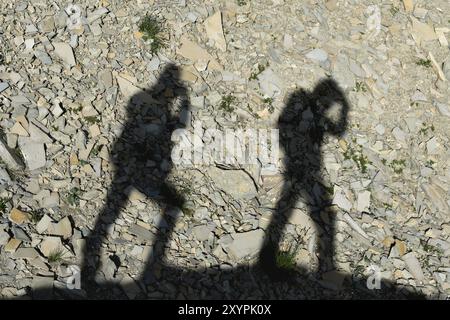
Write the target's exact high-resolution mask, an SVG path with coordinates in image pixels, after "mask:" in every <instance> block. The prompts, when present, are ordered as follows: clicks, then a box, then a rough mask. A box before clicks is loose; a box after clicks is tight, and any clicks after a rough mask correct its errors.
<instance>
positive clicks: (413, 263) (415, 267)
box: [402, 252, 425, 281]
mask: <svg viewBox="0 0 450 320" xmlns="http://www.w3.org/2000/svg"><path fill="white" fill-rule="evenodd" d="M402 260H403V261H405V263H406V267H407V269H408V271H409V272H410V273H411V274H412V276H413V277H414V278H416V279H417V280H419V281H423V280H424V279H425V276H424V274H423V271H422V267H421V266H420V263H419V260H417V258H416V256H415V254H414V252H410V253H407V254H405V255H404V256H402Z"/></svg>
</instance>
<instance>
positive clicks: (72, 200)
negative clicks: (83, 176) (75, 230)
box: [66, 187, 80, 206]
mask: <svg viewBox="0 0 450 320" xmlns="http://www.w3.org/2000/svg"><path fill="white" fill-rule="evenodd" d="M66 201H67V203H68V204H69V205H71V206H76V205H78V204H79V203H80V189H78V188H76V187H75V188H72V189H70V191H69V194H68V195H67V198H66Z"/></svg>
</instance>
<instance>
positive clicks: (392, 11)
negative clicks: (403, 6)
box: [389, 5, 400, 16]
mask: <svg viewBox="0 0 450 320" xmlns="http://www.w3.org/2000/svg"><path fill="white" fill-rule="evenodd" d="M389 11H390V12H391V14H392V15H393V16H395V15H396V14H397V13H398V12H399V11H400V9H399V8H398V7H396V6H394V5H392V6H391V8H390V9H389Z"/></svg>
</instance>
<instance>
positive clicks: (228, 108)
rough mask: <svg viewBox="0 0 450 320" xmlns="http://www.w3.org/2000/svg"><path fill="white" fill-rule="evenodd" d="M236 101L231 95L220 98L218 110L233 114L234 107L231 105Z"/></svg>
mask: <svg viewBox="0 0 450 320" xmlns="http://www.w3.org/2000/svg"><path fill="white" fill-rule="evenodd" d="M234 101H236V97H234V96H232V95H231V94H229V95H226V96H225V97H222V101H220V104H219V108H220V109H222V110H223V111H225V112H230V113H231V112H233V111H234V107H233V106H232V104H233V103H234Z"/></svg>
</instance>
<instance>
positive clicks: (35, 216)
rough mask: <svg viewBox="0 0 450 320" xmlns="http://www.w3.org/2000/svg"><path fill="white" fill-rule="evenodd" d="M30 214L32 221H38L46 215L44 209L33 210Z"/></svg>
mask: <svg viewBox="0 0 450 320" xmlns="http://www.w3.org/2000/svg"><path fill="white" fill-rule="evenodd" d="M30 214H31V222H33V223H38V222H39V221H40V220H41V219H42V217H43V216H44V213H43V212H42V210H33V211H31V212H30Z"/></svg>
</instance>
